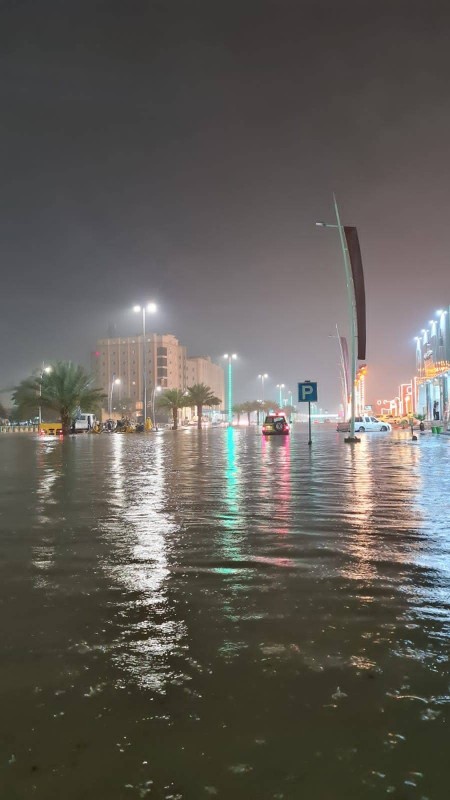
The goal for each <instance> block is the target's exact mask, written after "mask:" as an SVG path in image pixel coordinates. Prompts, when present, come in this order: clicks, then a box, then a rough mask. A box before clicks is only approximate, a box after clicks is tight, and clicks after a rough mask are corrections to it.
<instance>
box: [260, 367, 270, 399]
mask: <svg viewBox="0 0 450 800" xmlns="http://www.w3.org/2000/svg"><path fill="white" fill-rule="evenodd" d="M268 377H269V376H268V374H267V372H264V373H263V374H262V375H258V378H259V380H260V381H261V394H262V401H263V403H264V381H265V380H266V378H268Z"/></svg>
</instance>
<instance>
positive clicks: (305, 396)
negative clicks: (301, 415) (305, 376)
mask: <svg viewBox="0 0 450 800" xmlns="http://www.w3.org/2000/svg"><path fill="white" fill-rule="evenodd" d="M298 402H299V403H317V383H313V382H312V381H303V383H299V384H298Z"/></svg>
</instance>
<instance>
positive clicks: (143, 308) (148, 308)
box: [133, 303, 158, 431]
mask: <svg viewBox="0 0 450 800" xmlns="http://www.w3.org/2000/svg"><path fill="white" fill-rule="evenodd" d="M157 310H158V307H157V305H156V303H147V305H142V306H133V311H134V312H135V313H136V314H139V312H140V311H142V382H143V386H144V397H143V401H144V407H143V421H144V431H145V423H146V422H147V358H146V351H147V347H146V341H145V314H146V312H147V311H148V313H149V314H154V313H155V312H156V311H157Z"/></svg>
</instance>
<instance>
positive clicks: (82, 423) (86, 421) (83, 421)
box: [72, 414, 97, 433]
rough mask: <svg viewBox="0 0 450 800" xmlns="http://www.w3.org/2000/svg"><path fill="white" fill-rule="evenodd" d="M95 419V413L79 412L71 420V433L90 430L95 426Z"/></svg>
mask: <svg viewBox="0 0 450 800" xmlns="http://www.w3.org/2000/svg"><path fill="white" fill-rule="evenodd" d="M96 421H97V420H96V417H95V414H80V415H79V416H78V418H77V419H75V420H74V422H73V426H72V431H73V433H82V432H83V431H92V430H93V429H94V427H95V424H96Z"/></svg>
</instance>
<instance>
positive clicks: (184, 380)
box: [92, 333, 225, 414]
mask: <svg viewBox="0 0 450 800" xmlns="http://www.w3.org/2000/svg"><path fill="white" fill-rule="evenodd" d="M144 347H145V363H146V371H147V398H148V403H149V404H151V395H152V392H153V389H154V388H155V387H156V386H161V388H162V389H163V390H164V389H181V390H182V391H185V390H186V389H187V387H188V386H192V385H193V384H194V383H205V384H206V385H207V386H210V387H211V389H212V391H213V392H214V394H215V395H217V397H220V399H221V400H223V398H224V396H225V395H224V371H223V369H222V367H220V366H219V365H218V364H214V363H213V362H212V361H211V358H210V357H209V356H197V357H194V358H188V357H187V355H186V347H184V345H182V344H180V342H179V341H178V339H177V338H176V336H173V335H172V334H169V333H167V334H157V333H148V334H147V335H146V337H145V342H144V341H143V336H142V335H140V336H129V337H126V338H123V337H117V338H108V339H99V341H98V342H97V347H96V350H95V352H94V353H93V356H92V362H93V363H92V369H93V372H94V375H95V378H96V384H97V386H99V387H101V388H102V389H103V391H104V392H105V394H106V395H107V397H108V398H109V397H110V393H111V388H113V400H114V402H113V405H114V406H117V405H119V406H120V403H121V401H124V400H126V401H131V402H130V404H129V405H130V406H131V409H132V410H133V411H135V412H137V413H138V414H140V413H142V400H143V394H144V383H143V375H144V372H143V364H144V351H143V348H144ZM114 381H117V383H114V385H113V382H114ZM107 404H108V401H106V403H105V407H106V406H107Z"/></svg>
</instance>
